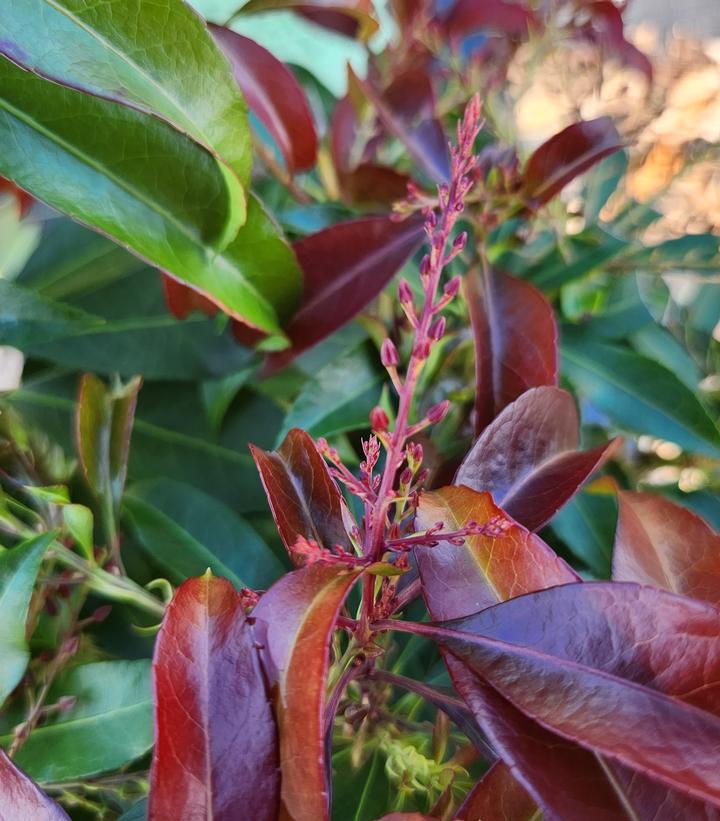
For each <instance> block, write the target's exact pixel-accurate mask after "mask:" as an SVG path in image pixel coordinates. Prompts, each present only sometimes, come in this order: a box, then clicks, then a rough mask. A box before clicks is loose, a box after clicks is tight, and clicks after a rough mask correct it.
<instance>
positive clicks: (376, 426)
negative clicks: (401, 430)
mask: <svg viewBox="0 0 720 821" xmlns="http://www.w3.org/2000/svg"><path fill="white" fill-rule="evenodd" d="M389 425H390V420H389V419H388V416H387V414H386V413H385V411H384V410H383V409H382V408H381V407H380V406H379V405H376V406H375V407H374V408H373V409H372V410H371V411H370V427H371V428H372V429H373V430H374V431H376V432H377V433H384V432H385V431H386V430H387V429H388V427H389Z"/></svg>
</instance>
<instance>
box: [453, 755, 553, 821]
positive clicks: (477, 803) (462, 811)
mask: <svg viewBox="0 0 720 821" xmlns="http://www.w3.org/2000/svg"><path fill="white" fill-rule="evenodd" d="M535 813H537V805H536V804H535V802H534V801H533V799H532V798H531V797H530V796H529V795H528V794H527V792H526V791H525V789H524V788H523V786H522V785H521V784H520V783H519V782H518V781H517V779H516V778H515V777H514V776H513V774H512V772H511V770H510V768H509V767H508V766H507V764H505V763H504V762H503V761H498V762H496V763H495V764H493V766H492V767H491V768H490V769H489V770H488V772H486V773H485V775H484V776H483V777H482V778H481V779H480V781H478V783H477V784H476V785H475V786H474V787H473V788H472V790H471V791H470V792H469V793H468V795H467V796H466V798H465V800H464V801H463V803H462V806H461V807H460V808H459V809H458V811H457V813H456V814H455V817H456V818H458V819H460V818H465V819H473V818H478V819H484V818H487V819H488V821H490V819H492V821H523V819H527V821H530V819H532V818H533V816H534V814H535Z"/></svg>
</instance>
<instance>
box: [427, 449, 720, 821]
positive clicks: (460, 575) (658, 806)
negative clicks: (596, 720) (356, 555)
mask: <svg viewBox="0 0 720 821" xmlns="http://www.w3.org/2000/svg"><path fill="white" fill-rule="evenodd" d="M566 441H567V440H566ZM447 490H449V489H448V488H444V489H442V490H441V491H435V493H441V494H443V495H444V494H445V492H446V491H447ZM452 490H454V491H455V492H456V493H458V492H459V495H458V498H459V499H460V500H461V501H462V500H463V499H467V500H468V501H469V500H470V498H471V497H470V496H469V494H474V495H475V501H474V503H473V505H472V507H471V508H470V510H471V511H472V512H470V510H466V511H464V512H463V513H462V515H461V516H460V517H459V519H460V520H461V521H465V522H466V521H467V520H468V518H473V519H474V520H475V521H477V522H478V523H479V524H484V523H486V522H487V521H488V520H489V519H490V518H492V516H493V515H495V514H496V511H497V508H496V507H495V506H494V505H493V504H492V501H491V500H490V498H489V494H480V493H475V492H474V491H471V490H468V489H467V488H453V489H452ZM454 495H455V494H453V495H450V496H447V495H444V501H445V502H447V501H448V500H450V499H452V498H453V496H454ZM428 496H431V494H429V493H425V494H423V495H422V496H421V497H420V509H419V517H418V522H417V526H418V527H422V526H427V525H430V524H434V523H435V522H436V521H437V520H438V518H442V517H443V516H446V517H448V514H447V509H446V505H445V504H440V502H441V501H442V500H443V496H441V497H440V499H439V500H438V502H436V503H435V504H433V505H432V506H429V507H424V500H425V498H426V497H428ZM483 511H484V512H483ZM423 515H425V519H423V518H422V517H423ZM448 518H450V522H449V525H450V526H452V522H453V521H457V520H458V519H455V518H452V517H448ZM446 521H447V519H446ZM508 535H509V536H510V537H512V536H513V535H515V538H514V539H512V540H511V541H510V542H509V543H508V542H504V541H503V540H502V539H499V540H495V541H492V540H487V541H485V542H484V543H481V544H480V545H479V547H480V550H479V551H478V555H479V558H480V559H481V560H484V567H485V568H487V570H485V571H482V569H481V567H480V566H479V565H478V563H477V562H476V561H475V558H474V557H468V555H467V554H468V553H469V552H470V551H472V550H473V546H472V544H468V542H466V545H465V546H464V547H454V546H452V550H450V549H449V548H450V547H451V546H448V545H444V544H440V545H438V547H435V548H422V549H420V548H419V549H416V551H415V553H416V557H417V560H418V567H419V570H420V573H421V579H422V583H423V594H424V596H425V600H426V602H427V605H428V610H429V611H430V615H431V616H432V617H433V618H434V619H438V620H442V619H454V618H460V617H463V616H470V615H471V614H473V613H474V612H476V611H477V609H478V607H477V605H478V602H479V601H480V602H481V603H491V600H492V597H494V601H495V602H501V601H504V600H506V599H507V598H508V597H509V596H510V595H511V594H513V595H520V594H524V593H529V592H533V591H534V590H539V589H542V588H545V587H550V586H552V585H556V584H564V583H566V582H573V581H576V580H577V576H576V575H575V573H574V572H573V571H572V570H571V569H570V568H569V567H567V566H566V565H564V563H563V562H562V561H561V560H560V559H559V558H558V557H557V556H555V554H554V553H553V552H552V551H551V550H550V548H549V547H547V545H545V544H544V543H543V542H542V541H541V540H540V539H538V538H537V537H536V536H534V535H532V534H527V536H526V537H525V540H524V539H523V529H522V528H519V529H518V530H517V531H515V532H514V531H513V529H511V530H509V531H508ZM528 537H530V539H531V540H532V541H529V544H531V545H535V547H534V549H532V550H527V549H522V548H523V541H525V544H526V545H527V544H528ZM538 545H539V546H541V549H538ZM438 550H439V551H442V552H441V553H436V554H435V555H434V556H433V554H432V551H438ZM516 556H518V557H519V559H520V562H519V564H518V566H517V569H518V570H519V571H523V572H519V573H518V575H517V576H514V575H513V573H514V569H515V566H514V561H513V560H514V558H515V557H516ZM433 558H434V561H431V560H432V559H433ZM526 567H529V568H530V572H527V573H525V572H524V570H525V568H526ZM488 571H490V572H491V575H490V576H489V578H488V579H487V580H486V578H485V573H486V572H488ZM497 580H499V582H498V581H497ZM488 581H490V582H492V586H490V585H489V584H488ZM479 587H480V588H481V589H482V595H481V596H480V597H479V596H478V588H479ZM567 633H568V630H567V624H566V625H565V628H564V630H563V632H562V633H561V634H559V635H567ZM444 656H445V661H446V664H447V666H448V669H449V670H450V674H451V676H452V679H453V683H454V684H455V687H456V689H457V691H458V692H459V693H460V695H461V696H462V697H463V698H464V699H465V701H466V702H467V704H468V706H469V707H470V708H471V709H472V710H473V712H474V714H475V716H476V717H477V719H478V722H479V723H480V724H481V727H482V729H483V730H484V731H485V732H486V733H487V734H488V736H489V737H490V738H491V740H492V742H493V743H494V744H495V746H496V748H497V750H498V752H499V753H500V755H501V756H502V758H503V759H504V760H505V762H506V763H507V764H508V765H509V766H510V767H511V768H512V770H513V774H514V775H515V776H516V777H517V778H518V780H519V781H520V783H521V784H522V785H523V786H524V787H525V789H527V791H528V792H529V793H530V794H531V795H532V796H533V797H534V799H535V800H536V801H537V802H538V803H539V804H540V805H541V806H542V807H543V808H544V810H545V811H546V812H548V813H550V814H551V816H553V817H557V818H575V817H578V816H582V817H583V818H585V819H586V821H616V819H619V818H624V817H626V815H627V813H626V809H625V808H626V807H627V805H628V804H630V805H632V806H636V807H638V808H640V810H641V812H639V817H649V818H653V819H655V821H676V819H677V818H698V819H708V821H709V819H712V821H717V820H718V818H720V814H718V813H716V812H715V810H714V809H713V808H708V807H707V805H705V804H703V803H702V802H698V801H696V800H695V799H691V798H688V797H687V796H685V795H683V794H682V793H680V792H677V791H675V790H671V789H668V788H667V787H665V786H663V785H660V784H658V783H657V782H655V781H651V780H650V779H648V778H646V777H645V776H641V775H638V774H637V773H635V772H632V771H630V770H627V769H626V768H624V767H621V766H618V765H610V764H608V763H607V762H605V761H602V760H601V759H600V758H599V757H598V756H596V755H595V754H593V753H591V752H588V751H587V750H585V749H583V748H582V747H580V746H578V745H577V744H575V743H573V742H571V741H567V740H565V739H563V738H561V737H559V736H558V735H556V734H555V733H552V732H550V731H549V730H546V729H544V728H543V727H541V726H540V725H539V724H537V723H535V722H533V721H531V720H530V719H528V718H527V717H526V716H524V715H523V714H522V713H521V712H520V711H519V710H517V709H516V708H515V707H513V706H512V704H510V703H509V702H508V701H506V700H505V699H504V698H503V697H502V696H500V695H498V694H497V693H496V692H495V691H494V690H493V689H492V688H490V687H488V686H487V685H485V684H483V682H482V681H480V680H479V679H478V678H477V677H476V676H475V675H474V674H473V673H472V672H470V671H469V670H467V669H466V668H465V667H464V665H463V664H461V663H460V662H459V661H457V659H455V658H454V657H453V656H452V655H450V654H448V653H445V654H444ZM628 817H629V818H632V821H636V817H631V816H628Z"/></svg>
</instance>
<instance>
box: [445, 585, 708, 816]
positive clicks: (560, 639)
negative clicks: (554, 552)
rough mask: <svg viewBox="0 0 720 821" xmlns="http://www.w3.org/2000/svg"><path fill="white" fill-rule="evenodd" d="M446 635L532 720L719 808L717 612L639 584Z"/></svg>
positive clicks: (457, 624) (552, 599)
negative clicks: (570, 628)
mask: <svg viewBox="0 0 720 821" xmlns="http://www.w3.org/2000/svg"><path fill="white" fill-rule="evenodd" d="M568 624H570V625H572V630H568V629H567V625H568ZM444 627H445V628H447V630H448V632H447V634H446V635H443V637H442V638H441V639H440V640H441V641H442V642H443V644H444V645H445V646H446V647H447V648H448V649H449V650H450V651H451V652H452V653H453V654H454V655H455V656H456V657H457V658H458V659H460V660H461V661H462V662H463V664H464V665H465V666H466V668H468V669H469V670H471V671H472V672H473V673H474V674H475V675H476V676H477V677H478V678H480V679H481V680H483V681H484V682H485V683H486V684H488V685H489V686H490V687H492V689H493V690H495V691H496V692H497V693H498V694H499V695H500V696H502V698H504V699H506V700H507V701H508V702H510V703H511V704H512V705H513V706H514V707H516V708H517V709H518V710H520V711H521V712H522V713H524V714H525V715H526V716H527V717H528V718H530V719H532V720H533V721H534V722H536V723H538V724H540V725H541V726H542V727H544V728H546V729H549V730H552V731H553V732H555V733H557V734H558V735H560V736H561V737H563V738H565V739H567V740H569V741H574V742H577V743H578V744H580V745H581V746H583V747H585V748H586V749H589V750H591V751H592V752H595V753H600V754H602V755H604V756H607V757H608V758H609V759H610V760H612V761H615V762H618V763H621V764H624V765H626V766H628V767H630V768H632V769H633V770H637V771H638V772H639V773H640V774H641V775H647V776H650V777H651V778H653V779H655V780H658V781H661V782H663V783H664V784H665V785H667V786H669V787H671V788H675V789H678V790H680V791H682V792H686V793H688V794H690V795H694V796H696V797H698V798H701V799H703V800H706V801H709V802H711V803H713V804H716V805H720V771H719V770H718V768H717V757H718V754H719V753H720V719H719V718H718V717H717V714H718V713H720V652H718V647H717V642H716V641H715V638H716V637H717V635H718V634H719V631H720V612H718V610H717V609H716V608H714V607H712V606H710V605H707V604H704V603H700V602H694V601H692V600H690V599H683V598H680V597H677V596H672V595H670V594H667V593H664V592H663V591H658V590H653V589H652V588H647V587H641V586H638V585H634V584H608V583H591V584H569V585H562V586H559V587H555V588H552V589H549V590H544V591H541V592H539V593H533V594H529V595H526V596H522V597H520V598H517V599H513V600H511V601H508V602H505V603H503V604H501V605H498V606H496V607H494V608H491V609H488V610H485V611H483V612H481V613H477V614H475V615H472V616H469V617H466V618H463V619H458V620H456V621H454V622H451V623H449V624H446V625H445V626H444ZM470 706H471V708H472V704H471V705H470Z"/></svg>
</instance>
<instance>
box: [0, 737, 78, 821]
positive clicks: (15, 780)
mask: <svg viewBox="0 0 720 821" xmlns="http://www.w3.org/2000/svg"><path fill="white" fill-rule="evenodd" d="M0 785H1V786H0V818H2V819H6V821H13V819H17V820H18V821H19V819H32V821H68V819H69V816H68V815H67V814H66V813H65V811H64V810H63V809H62V807H61V806H60V805H59V804H56V803H55V802H54V801H53V800H52V798H50V797H49V796H47V795H45V793H44V792H43V791H42V790H41V789H40V788H39V787H38V785H37V784H36V783H35V782H34V781H33V780H32V779H31V778H29V777H28V776H27V775H25V773H24V772H23V771H22V770H20V769H19V768H18V767H16V766H15V765H14V764H13V762H12V761H11V760H10V759H9V758H8V756H7V753H6V752H5V750H2V749H0Z"/></svg>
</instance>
